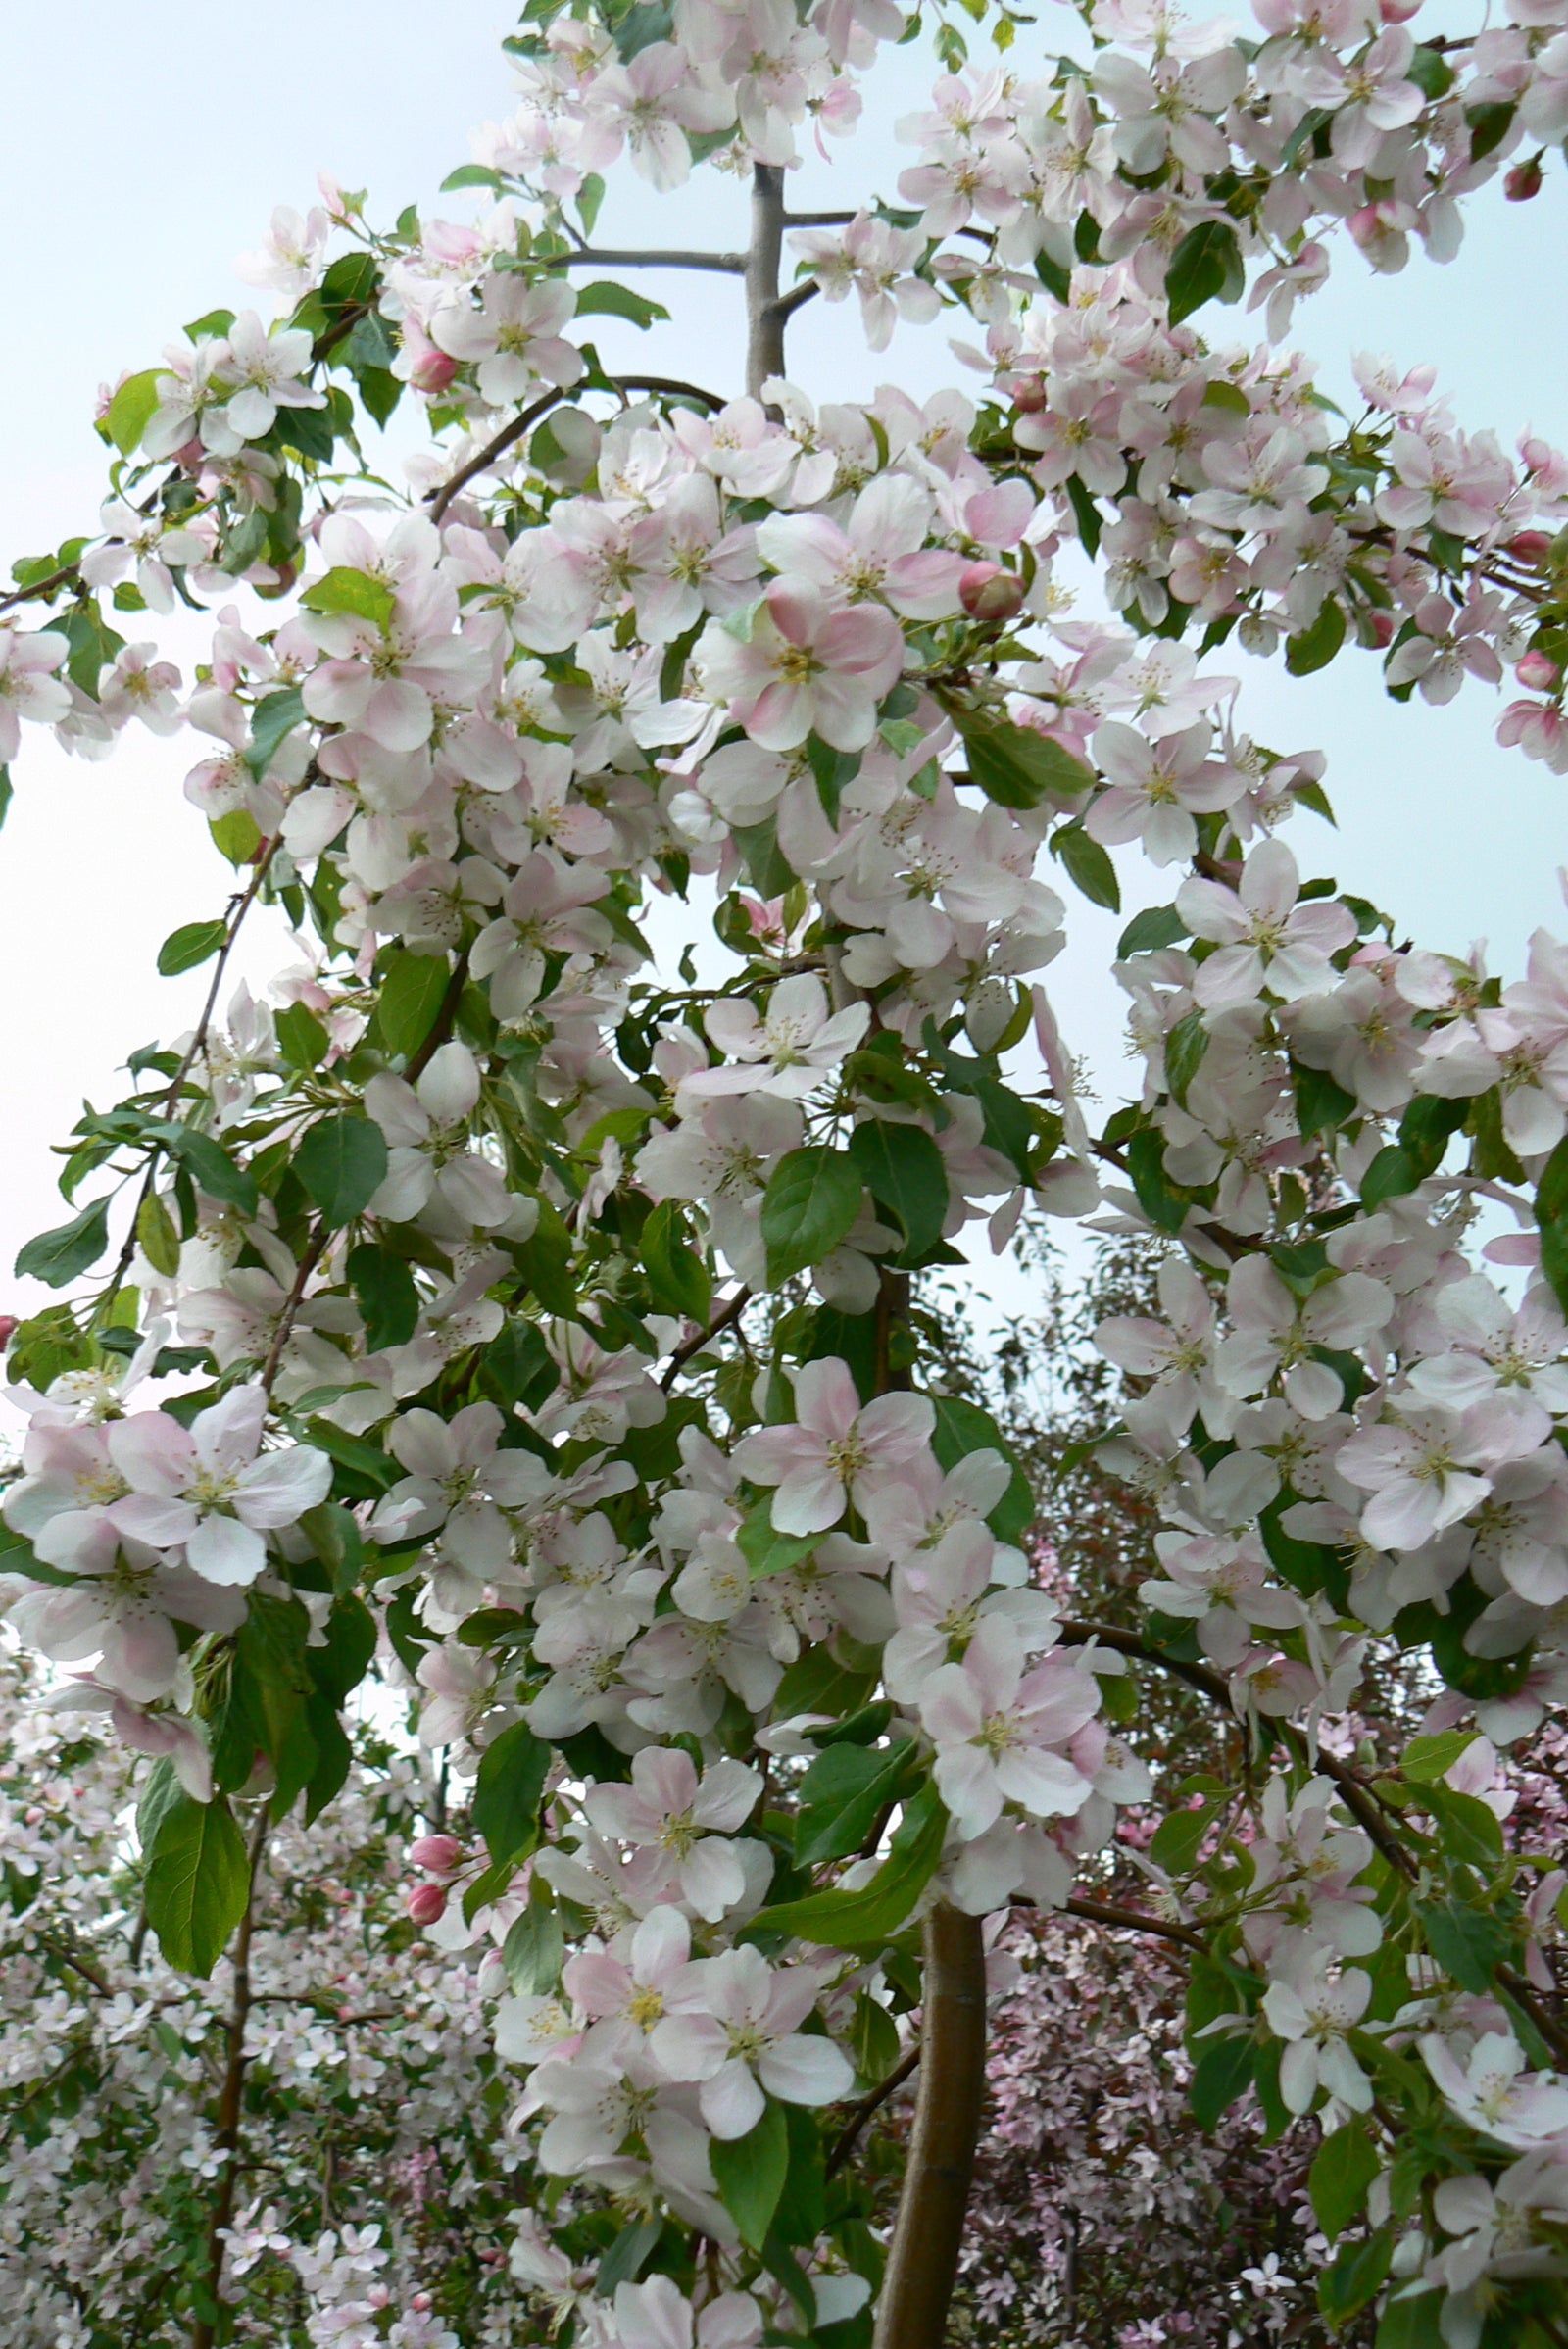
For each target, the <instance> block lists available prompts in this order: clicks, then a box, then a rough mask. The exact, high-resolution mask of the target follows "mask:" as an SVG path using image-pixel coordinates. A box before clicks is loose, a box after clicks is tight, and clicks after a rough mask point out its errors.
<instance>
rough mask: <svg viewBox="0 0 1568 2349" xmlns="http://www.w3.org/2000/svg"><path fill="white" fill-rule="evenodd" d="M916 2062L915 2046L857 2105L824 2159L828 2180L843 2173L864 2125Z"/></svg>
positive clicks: (898, 2087)
mask: <svg viewBox="0 0 1568 2349" xmlns="http://www.w3.org/2000/svg"><path fill="white" fill-rule="evenodd" d="M919 2061H920V2048H919V2044H918V2042H916V2044H915V2045H914V2046H913V2047H911V2048H910V2049H909V2050H908V2052H907V2054H906V2055H901V2056H900V2058H899V2060H898V2062H897V2063H896V2064H895V2065H894V2067H893V2069H892V2071H891V2072H890V2073H889V2074H888V2075H887V2077H886V2079H885V2080H878V2082H877V2084H876V2086H875V2087H874V2088H873V2089H872V2090H871V2093H870V2094H869V2096H862V2097H861V2098H860V2101H859V2103H858V2105H856V2106H855V2107H854V2108H853V2110H852V2112H851V2114H850V2118H849V2121H848V2123H847V2124H846V2126H845V2127H844V2128H843V2129H841V2130H840V2131H839V2133H838V2135H837V2136H836V2137H835V2138H834V2140H833V2148H832V2151H831V2152H830V2153H829V2155H828V2157H827V2170H826V2175H827V2176H828V2177H829V2178H832V2177H835V2176H836V2175H837V2173H838V2172H839V2171H840V2170H842V2169H843V2167H844V2165H845V2163H846V2162H847V2161H848V2160H849V2158H850V2155H851V2154H852V2153H853V2152H854V2151H855V2148H856V2145H857V2143H858V2139H859V2134H860V2131H861V2129H863V2128H864V2127H865V2125H866V2123H867V2121H869V2120H870V2118H871V2116H872V2114H873V2113H875V2112H879V2111H880V2110H881V2108H882V2106H883V2105H884V2104H886V2103H887V2101H888V2099H889V2097H890V2096H896V2095H897V2094H898V2092H899V2090H900V2088H902V2087H903V2085H904V2083H905V2081H906V2080H907V2079H908V2077H909V2075H910V2073H911V2072H913V2071H914V2070H915V2069H916V2068H917V2066H918V2064H919Z"/></svg>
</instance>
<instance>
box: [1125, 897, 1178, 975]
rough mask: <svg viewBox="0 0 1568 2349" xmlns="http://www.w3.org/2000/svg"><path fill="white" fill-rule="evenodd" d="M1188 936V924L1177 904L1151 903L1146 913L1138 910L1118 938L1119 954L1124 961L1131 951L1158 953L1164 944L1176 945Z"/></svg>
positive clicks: (1165, 945)
mask: <svg viewBox="0 0 1568 2349" xmlns="http://www.w3.org/2000/svg"><path fill="white" fill-rule="evenodd" d="M1186 936H1187V924H1186V923H1185V922H1184V921H1183V919H1182V917H1181V915H1180V914H1179V913H1178V912H1177V910H1176V908H1175V906H1174V905H1151V906H1149V907H1148V909H1147V910H1146V911H1145V912H1143V913H1135V914H1134V915H1133V917H1132V920H1131V921H1130V922H1129V923H1128V924H1127V927H1126V929H1125V930H1123V932H1122V934H1121V936H1120V938H1118V940H1117V941H1116V958H1117V960H1118V961H1119V962H1125V961H1126V960H1127V958H1128V956H1129V955H1131V954H1158V953H1159V951H1160V948H1161V947H1167V946H1174V945H1175V944H1176V942H1177V940H1178V939H1181V938H1185V937H1186Z"/></svg>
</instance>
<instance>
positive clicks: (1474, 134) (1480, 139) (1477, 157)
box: [1464, 101, 1514, 163]
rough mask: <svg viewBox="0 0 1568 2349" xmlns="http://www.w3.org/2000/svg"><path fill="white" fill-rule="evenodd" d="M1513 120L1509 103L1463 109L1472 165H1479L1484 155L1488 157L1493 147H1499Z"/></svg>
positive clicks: (1511, 107) (1512, 108) (1512, 109)
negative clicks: (1468, 131) (1468, 135)
mask: <svg viewBox="0 0 1568 2349" xmlns="http://www.w3.org/2000/svg"><path fill="white" fill-rule="evenodd" d="M1513 118H1514V107H1513V104H1512V102H1511V101H1510V102H1509V103H1508V104H1507V105H1502V104H1497V103H1494V104H1490V105H1483V106H1467V107H1466V108H1465V110H1464V119H1465V121H1466V122H1468V123H1469V125H1470V160H1471V162H1472V163H1479V162H1480V161H1481V159H1482V157H1483V156H1484V155H1490V154H1491V153H1492V151H1493V149H1494V148H1495V147H1500V146H1501V144H1502V142H1503V140H1504V139H1505V138H1506V137H1507V135H1508V132H1509V130H1510V129H1511V128H1512V126H1513Z"/></svg>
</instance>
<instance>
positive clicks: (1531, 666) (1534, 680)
mask: <svg viewBox="0 0 1568 2349" xmlns="http://www.w3.org/2000/svg"><path fill="white" fill-rule="evenodd" d="M1561 674H1562V671H1561V670H1560V669H1559V668H1558V666H1557V663H1556V662H1555V661H1553V660H1552V658H1551V656H1550V654H1549V653H1544V652H1542V650H1541V648H1540V646H1539V645H1536V646H1532V648H1531V650H1530V651H1529V652H1528V653H1525V654H1523V655H1522V656H1521V657H1520V659H1519V661H1517V662H1516V663H1515V665H1514V675H1515V676H1516V677H1517V678H1518V680H1519V682H1520V684H1521V685H1528V686H1529V688H1530V690H1531V692H1532V693H1550V692H1551V691H1552V689H1553V688H1554V686H1555V685H1556V683H1557V680H1558V678H1559V676H1560V675H1561Z"/></svg>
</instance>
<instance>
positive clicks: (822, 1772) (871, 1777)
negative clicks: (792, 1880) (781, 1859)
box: [795, 1737, 914, 1868]
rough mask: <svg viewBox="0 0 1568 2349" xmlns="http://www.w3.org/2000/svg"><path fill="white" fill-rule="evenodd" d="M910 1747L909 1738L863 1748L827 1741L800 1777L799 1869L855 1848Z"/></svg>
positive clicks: (901, 1771) (889, 1793)
mask: <svg viewBox="0 0 1568 2349" xmlns="http://www.w3.org/2000/svg"><path fill="white" fill-rule="evenodd" d="M913 1752H914V1745H913V1741H912V1739H910V1738H908V1737H901V1738H900V1739H899V1740H898V1742H897V1744H895V1745H889V1746H878V1747H875V1748H870V1749H868V1748H867V1747H865V1746H863V1745H843V1744H840V1745H829V1746H828V1747H827V1748H826V1750H825V1751H824V1752H822V1753H819V1754H818V1755H817V1757H816V1760H815V1761H814V1762H813V1763H812V1764H811V1767H810V1769H809V1770H808V1772H807V1773H806V1776H805V1778H804V1779H802V1781H801V1784H800V1787H799V1795H800V1803H801V1808H800V1811H799V1814H798V1815H797V1818H796V1822H795V1858H796V1861H797V1863H798V1865H799V1866H801V1867H803V1868H810V1867H814V1866H815V1864H816V1862H817V1861H818V1860H842V1859H847V1858H848V1857H849V1855H850V1853H851V1852H852V1851H858V1849H859V1847H860V1845H861V1844H862V1843H863V1842H864V1841H865V1839H866V1836H867V1835H869V1834H870V1832H871V1830H872V1828H873V1827H874V1826H875V1825H876V1822H877V1819H878V1817H879V1816H880V1814H881V1813H882V1811H883V1810H884V1809H885V1808H886V1806H887V1805H888V1804H889V1803H890V1802H892V1801H893V1800H894V1798H895V1792H896V1789H897V1787H898V1786H899V1785H900V1783H901V1781H902V1780H903V1778H904V1776H905V1773H906V1771H907V1768H908V1764H909V1759H910V1757H911V1755H912V1754H913Z"/></svg>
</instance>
